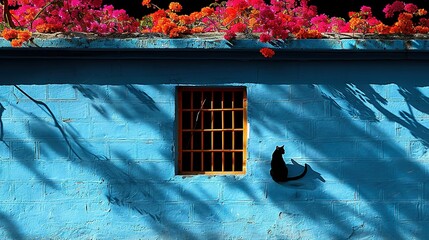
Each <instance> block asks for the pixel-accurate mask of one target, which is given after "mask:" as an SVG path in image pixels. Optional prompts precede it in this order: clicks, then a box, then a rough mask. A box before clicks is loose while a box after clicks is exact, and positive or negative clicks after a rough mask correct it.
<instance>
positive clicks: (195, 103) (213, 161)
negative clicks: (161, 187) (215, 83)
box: [178, 87, 247, 175]
mask: <svg viewBox="0 0 429 240" xmlns="http://www.w3.org/2000/svg"><path fill="white" fill-rule="evenodd" d="M246 97H247V96H246V89H245V88H243V87H234V88H192V87H186V88H185V87H183V88H178V129H179V133H178V139H179V144H178V154H179V156H178V169H179V174H183V175H187V174H244V173H245V171H246V157H247V156H246V146H247V98H246Z"/></svg>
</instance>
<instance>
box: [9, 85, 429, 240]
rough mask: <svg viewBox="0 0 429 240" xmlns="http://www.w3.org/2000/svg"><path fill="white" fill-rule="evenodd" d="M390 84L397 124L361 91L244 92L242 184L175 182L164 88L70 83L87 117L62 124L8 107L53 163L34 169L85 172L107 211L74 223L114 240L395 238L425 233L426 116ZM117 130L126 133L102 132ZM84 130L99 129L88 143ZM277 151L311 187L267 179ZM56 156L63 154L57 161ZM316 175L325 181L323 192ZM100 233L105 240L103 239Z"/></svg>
mask: <svg viewBox="0 0 429 240" xmlns="http://www.w3.org/2000/svg"><path fill="white" fill-rule="evenodd" d="M398 85H399V84H398ZM399 86H400V87H398V89H399V90H398V96H397V97H398V98H400V99H401V100H402V99H406V102H407V104H408V109H399V111H398V113H396V114H395V113H393V110H398V108H396V107H392V105H391V104H392V102H390V101H388V99H389V98H387V97H386V96H385V93H384V92H382V91H377V90H376V88H375V87H376V86H374V85H370V84H357V85H350V84H345V83H344V84H331V85H326V84H315V85H312V84H311V85H309V84H303V85H295V84H293V85H290V84H289V85H283V84H279V83H276V84H275V85H268V84H267V85H263V84H260V85H259V84H258V85H257V86H255V85H251V86H249V90H250V91H252V94H249V95H248V104H249V105H248V106H249V108H248V116H249V123H250V126H251V128H250V129H251V132H250V135H249V141H248V150H249V151H248V152H249V157H248V160H247V161H248V166H247V167H248V172H247V174H246V175H245V176H222V177H221V176H216V177H206V176H194V177H189V178H185V177H183V178H182V177H180V176H176V174H175V170H174V169H175V162H174V159H175V152H174V150H175V146H174V142H175V138H176V136H175V133H174V132H175V131H174V124H172V123H174V122H175V119H174V117H173V116H172V114H171V111H174V109H175V108H174V107H175V104H174V91H175V89H174V87H159V86H158V87H157V86H145V85H119V86H100V85H73V87H74V89H75V90H76V91H78V93H79V94H80V95H79V98H83V99H84V102H83V104H87V105H88V108H89V110H88V111H89V112H90V115H91V119H88V118H87V116H84V117H82V119H79V116H76V119H73V118H72V119H69V120H67V121H64V119H66V117H64V116H65V115H63V112H62V111H59V113H58V112H56V111H55V110H57V109H58V107H57V108H55V109H53V110H51V111H48V110H46V111H38V112H33V111H35V109H32V108H31V107H29V105H24V106H25V108H24V107H22V106H21V107H20V105H19V104H20V103H18V104H15V105H14V106H13V107H14V108H16V109H17V111H19V112H20V113H22V114H23V115H25V116H27V118H29V119H32V120H31V122H29V124H31V125H32V128H31V129H32V130H31V131H30V133H29V136H30V137H29V139H32V141H33V140H34V141H36V142H40V144H43V149H45V150H46V149H50V150H52V154H53V155H56V157H55V158H51V157H50V156H48V155H46V156H42V155H41V156H40V158H41V159H40V162H41V163H42V162H45V163H47V162H49V163H51V162H52V163H54V162H58V163H59V164H63V163H64V162H69V163H70V164H71V167H70V168H72V169H81V172H83V173H80V174H82V175H78V176H76V177H74V178H71V179H72V180H76V181H78V179H80V178H81V177H82V176H84V177H88V176H87V175H86V174H88V175H91V178H90V181H92V182H96V183H97V184H98V183H99V184H100V186H98V187H97V188H96V192H97V194H99V195H96V197H94V198H93V200H92V201H100V203H99V204H101V205H103V204H105V206H104V207H103V208H102V209H105V211H106V213H99V212H96V214H94V215H91V216H89V215H88V216H86V217H83V219H84V220H85V221H87V222H91V221H94V220H95V218H97V217H98V218H100V219H106V218H109V220H106V222H107V221H110V222H109V223H110V224H112V225H110V226H109V228H111V230H110V231H116V235H115V236H117V234H119V233H121V231H126V230H125V229H123V228H125V227H124V226H127V227H128V226H129V225H130V224H132V225H133V226H132V227H129V228H128V229H127V230H128V231H132V230H130V229H139V230H140V231H142V233H144V234H145V233H148V234H154V233H156V235H157V236H156V237H171V236H177V237H178V238H188V239H198V238H212V239H219V238H223V237H225V236H227V237H231V238H233V237H236V238H240V237H245V236H250V235H249V234H251V233H254V234H258V235H255V236H267V237H273V238H282V239H289V238H290V239H296V238H300V237H301V238H311V237H314V236H316V237H319V238H326V237H328V238H333V239H343V238H363V237H366V236H367V235H365V234H366V233H368V232H371V233H375V234H377V235H379V236H380V237H385V238H393V237H399V238H405V237H407V236H409V235H410V234H412V235H414V236H424V234H426V232H425V231H427V230H424V229H423V228H422V227H421V226H419V225H418V224H417V223H418V221H421V220H422V217H421V215H422V212H421V211H422V210H421V208H422V207H421V206H422V204H424V201H425V200H427V199H426V198H427V196H426V195H423V193H422V192H424V191H423V187H424V186H423V185H422V184H423V183H424V182H425V181H426V180H425V179H426V178H427V172H426V170H425V169H424V166H422V163H421V162H419V161H418V160H419V159H423V158H424V157H425V155H424V154H425V149H426V147H427V145H426V144H427V143H426V141H427V135H426V133H425V131H427V128H426V127H425V126H424V122H422V121H420V117H422V116H419V115H418V114H419V113H424V112H425V111H426V109H427V108H426V106H425V101H426V98H425V95H424V93H423V92H421V91H420V90H419V89H418V88H417V86H413V85H411V86H408V85H406V86H401V85H399ZM259 87H261V88H263V90H264V91H262V89H256V88H259ZM162 91H165V92H162ZM264 92H266V94H265V95H263V94H264ZM274 92H275V94H273V93H274ZM419 92H420V94H419ZM279 96H281V99H277V98H278V97H279ZM162 97H165V98H166V99H163V98H162ZM161 98H162V99H163V100H162V101H155V100H154V99H161ZM125 102H126V103H127V106H124V103H125ZM81 104H82V102H81ZM129 105H131V106H129ZM34 106H35V105H32V107H34ZM47 106H48V107H50V106H49V105H48V103H47ZM54 107H55V106H54ZM29 109H30V110H29ZM410 109H412V111H410ZM60 110H61V109H60ZM100 110H102V111H101V112H100ZM50 112H51V113H54V114H50ZM97 113H98V115H97ZM92 114H94V115H92ZM85 117H86V118H85ZM67 119H68V117H67ZM268 120H269V123H270V124H267V122H268ZM123 122H126V124H125V125H124V126H125V127H124V128H123V131H124V132H119V133H117V132H118V131H117V130H112V128H113V127H115V125H120V124H119V123H123ZM392 122H393V125H394V126H395V127H396V126H400V127H402V128H403V130H402V132H401V134H406V132H407V131H408V132H409V133H410V135H411V136H412V138H411V137H410V136H407V135H401V138H395V136H397V134H398V132H397V131H396V130H395V129H396V128H395V127H394V130H393V133H391V132H389V131H387V126H389V127H391V126H392ZM4 123H5V124H4V126H5V137H4V139H5V140H6V141H11V146H12V147H14V145H15V144H16V142H19V141H16V139H19V137H18V136H16V134H15V135H14V136H13V137H11V138H8V134H10V133H8V122H4ZM105 123H106V124H105ZM85 124H88V125H91V124H94V125H96V124H99V125H100V126H101V127H99V129H98V130H97V131H98V132H94V131H93V132H89V133H86V132H85V131H83V130H82V129H85V128H83V127H82V125H85ZM395 124H396V125H395ZM91 127H93V126H91ZM141 129H144V130H141ZM405 130H406V131H405ZM113 134H118V135H113ZM9 136H12V135H9ZM94 136H96V138H94ZM113 138H114V139H116V140H115V141H112V140H109V139H113ZM106 139H108V140H106ZM410 139H415V140H416V141H415V142H413V141H412V140H410ZM48 140H49V141H48ZM410 141H412V143H413V144H415V148H416V149H419V150H420V152H413V154H415V155H411V156H410V154H409V153H408V152H407V151H406V148H407V145H406V144H408V143H409V142H410ZM420 142H421V143H422V145H421V146H420V145H419V144H418V143H420ZM279 143H284V144H285V145H286V146H287V148H288V149H290V151H289V152H287V155H286V156H285V159H289V158H293V159H296V161H298V162H300V163H304V162H305V163H309V164H310V165H311V168H312V171H311V172H312V174H310V175H309V177H310V178H311V179H307V180H311V181H307V180H306V179H303V180H304V181H303V182H298V183H297V184H298V185H293V184H292V185H286V186H280V185H278V184H276V183H274V182H272V181H271V178H270V176H269V160H270V156H271V153H272V151H273V147H274V146H276V145H280V144H279ZM157 144H158V145H157ZM17 146H19V145H17ZM40 148H41V150H40V151H42V147H40ZM21 149H22V154H21V155H22V159H27V158H28V156H29V155H31V154H30V153H31V150H30V149H32V148H31V147H28V146H26V145H25V144H24V145H23V146H22V147H21ZM64 151H66V152H67V154H65V155H64V156H62V155H63V154H62V152H64ZM416 151H417V150H416ZM419 154H420V155H419ZM57 155H61V157H59V156H57ZM14 156H19V155H16V154H14ZM416 160H417V161H416ZM34 164H35V165H34ZM34 164H33V165H24V166H25V167H26V168H29V169H36V170H37V171H39V173H38V172H37V171H34V170H33V171H32V173H33V174H34V175H35V176H37V178H38V179H39V180H40V181H41V182H43V183H44V184H46V185H47V186H49V184H50V183H49V182H48V181H47V180H46V179H48V180H51V181H53V184H54V185H61V184H62V181H63V179H64V178H61V177H60V178H55V177H53V173H50V172H48V171H45V172H43V173H42V172H41V171H40V170H38V169H39V165H38V164H40V163H39V162H36V163H34ZM301 170H302V169H301V168H299V167H297V168H296V171H297V172H299V171H301ZM41 173H42V175H40V174H41ZM78 173H79V172H78ZM291 174H293V172H291ZM320 175H322V176H323V179H325V180H326V182H324V183H323V184H322V183H321V182H320V180H319V177H320ZM52 179H54V180H52ZM45 181H47V182H45ZM319 182H320V184H319ZM312 183H314V185H313V184H312ZM316 183H317V184H316ZM300 184H302V185H300ZM51 190H52V191H54V192H55V191H63V190H65V189H63V188H58V189H56V188H54V187H53V188H52V189H51ZM88 194H89V193H88ZM91 196H92V195H91ZM72 199H73V198H72V197H68V198H66V200H72ZM45 200H52V199H50V198H49V197H46V199H45ZM83 201H85V200H83ZM79 204H83V203H82V202H79ZM85 207H86V206H85ZM46 208H47V209H48V210H49V209H50V208H49V207H46ZM89 209H90V207H89ZM49 211H51V210H49ZM52 211H53V210H52ZM79 213H82V212H79ZM97 214H98V215H97ZM100 216H101V217H100ZM63 217H65V218H66V217H67V216H63ZM50 221H52V220H50ZM48 223H49V221H48ZM79 224H82V223H76V225H75V226H79ZM113 224H116V225H115V226H113ZM97 226H98V227H99V226H100V225H96V226H93V225H91V224H87V225H86V226H85V227H86V228H88V229H89V230H94V229H95V228H96V227H97ZM256 226H257V227H256ZM316 226H317V227H316ZM320 226H322V227H320ZM398 226H399V227H398ZM12 229H13V228H12ZM16 229H18V227H16ZM18 232H19V231H18ZM104 234H105V235H101V236H106V237H109V236H112V235H109V234H110V232H109V231H106V233H104ZM124 234H125V233H124ZM407 234H408V235H407ZM150 237H151V236H148V238H150Z"/></svg>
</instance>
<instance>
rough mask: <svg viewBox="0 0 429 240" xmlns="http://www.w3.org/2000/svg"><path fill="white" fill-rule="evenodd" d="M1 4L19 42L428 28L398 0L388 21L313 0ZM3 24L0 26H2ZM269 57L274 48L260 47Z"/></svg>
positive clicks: (20, 0) (388, 10)
mask: <svg viewBox="0 0 429 240" xmlns="http://www.w3.org/2000/svg"><path fill="white" fill-rule="evenodd" d="M2 3H3V4H2V7H0V20H1V24H0V28H1V29H3V30H2V36H3V37H4V38H5V39H6V40H8V41H10V42H11V45H12V46H14V47H19V46H22V45H23V44H25V43H26V42H27V41H29V40H31V35H32V33H34V32H40V33H53V32H90V33H96V34H100V35H106V34H112V33H138V32H140V33H160V34H164V35H166V36H168V37H171V38H176V37H180V36H183V35H184V34H193V33H204V32H222V33H224V38H225V39H226V40H228V41H233V40H234V39H235V38H236V36H237V34H245V35H250V34H252V35H257V36H258V37H259V40H260V41H261V42H264V43H267V42H271V41H273V40H278V39H282V40H284V39H287V38H290V37H294V38H298V39H304V38H321V37H322V36H323V34H324V33H361V34H416V33H423V34H427V33H429V19H428V18H425V17H424V16H425V15H427V11H426V10H425V9H421V8H418V7H417V6H416V5H415V4H412V3H405V2H402V1H394V2H393V3H391V4H387V5H386V7H385V8H384V9H383V13H384V14H385V16H386V17H387V18H395V17H396V18H397V21H396V22H395V23H393V24H391V25H387V24H385V23H383V22H382V21H380V20H379V19H377V18H376V17H375V16H374V15H373V13H372V10H371V8H370V7H368V6H362V7H361V8H360V10H359V11H358V12H353V11H352V12H349V19H348V20H346V19H343V18H339V17H329V16H327V15H326V14H319V13H318V12H317V7H316V6H314V5H310V3H309V0H271V1H270V2H269V3H267V2H266V1H264V0H227V1H226V2H222V3H218V2H215V3H213V4H211V5H210V6H207V7H204V8H202V9H201V10H200V11H196V12H193V13H190V14H181V11H182V5H181V4H180V3H178V2H171V3H170V4H169V6H168V9H161V8H159V7H158V6H156V5H155V4H153V3H151V0H143V1H142V5H143V6H146V7H148V8H154V11H153V12H152V13H150V14H149V15H146V16H143V17H142V18H141V19H135V18H133V17H130V16H129V15H128V14H127V13H126V12H125V11H124V10H117V9H114V7H113V6H111V5H102V0H32V1H30V0H3V1H2ZM1 29H0V30H1ZM260 52H261V54H262V55H263V56H265V57H272V56H273V55H274V51H273V50H272V49H269V48H263V49H261V51H260Z"/></svg>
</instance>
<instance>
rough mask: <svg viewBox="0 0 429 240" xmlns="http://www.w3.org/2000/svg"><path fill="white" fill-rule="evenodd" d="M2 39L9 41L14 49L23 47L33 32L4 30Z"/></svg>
mask: <svg viewBox="0 0 429 240" xmlns="http://www.w3.org/2000/svg"><path fill="white" fill-rule="evenodd" d="M2 37H3V38H4V39H6V40H8V41H10V44H11V45H12V47H21V46H22V44H24V43H25V42H26V41H28V40H29V39H30V38H31V32H30V31H28V30H15V29H8V28H5V29H3V32H2Z"/></svg>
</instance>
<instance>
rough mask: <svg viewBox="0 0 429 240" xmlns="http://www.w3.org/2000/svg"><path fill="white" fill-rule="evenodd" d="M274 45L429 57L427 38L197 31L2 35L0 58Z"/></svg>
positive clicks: (145, 55)
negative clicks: (16, 40) (233, 36)
mask: <svg viewBox="0 0 429 240" xmlns="http://www.w3.org/2000/svg"><path fill="white" fill-rule="evenodd" d="M263 47H269V48H273V49H275V51H276V55H275V57H274V58H272V59H269V60H272V61H276V60H315V59H324V60H329V59H335V60H338V59H343V60H354V59H368V58H370V59H392V60H394V59H413V60H427V59H429V40H428V39H413V38H408V39H405V38H404V39H381V38H379V39H377V38H371V39H366V38H348V39H347V38H346V39H345V38H344V36H342V37H331V38H325V39H302V40H296V39H290V40H285V41H274V42H270V43H261V42H259V41H258V40H257V39H256V38H254V37H253V38H246V37H243V36H241V37H239V38H238V39H237V40H234V41H231V42H229V41H227V40H225V39H223V37H222V35H221V34H200V35H192V36H188V37H184V38H179V39H168V38H162V37H160V36H155V35H144V36H142V35H128V36H120V37H118V36H111V37H102V38H100V37H96V36H93V35H90V34H71V35H61V34H50V35H46V34H44V35H40V34H39V35H35V38H34V40H33V42H32V43H31V44H29V45H28V46H24V47H22V48H12V47H10V43H9V42H8V41H6V40H4V39H0V58H1V59H7V58H38V59H39V58H56V59H58V58H101V59H109V58H113V59H124V58H125V59H166V58H167V59H242V60H268V59H264V58H263V57H262V56H261V55H260V53H259V49H260V48H263Z"/></svg>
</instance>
